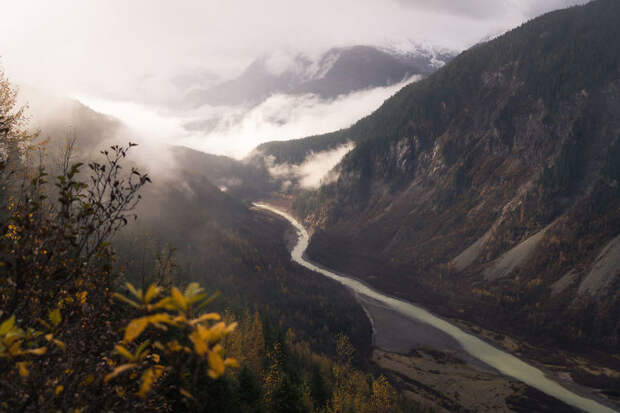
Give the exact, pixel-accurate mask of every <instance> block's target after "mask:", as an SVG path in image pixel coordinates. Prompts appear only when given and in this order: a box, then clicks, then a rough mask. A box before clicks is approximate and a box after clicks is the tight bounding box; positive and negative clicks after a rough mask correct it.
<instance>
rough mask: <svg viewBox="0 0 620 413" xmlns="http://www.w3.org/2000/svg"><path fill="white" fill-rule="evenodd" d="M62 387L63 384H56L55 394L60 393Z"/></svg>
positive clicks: (63, 387)
mask: <svg viewBox="0 0 620 413" xmlns="http://www.w3.org/2000/svg"><path fill="white" fill-rule="evenodd" d="M64 389H65V386H63V385H62V384H59V385H58V386H56V391H55V392H54V393H56V396H58V395H59V394H60V393H62V391H63V390H64Z"/></svg>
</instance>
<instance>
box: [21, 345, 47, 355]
mask: <svg viewBox="0 0 620 413" xmlns="http://www.w3.org/2000/svg"><path fill="white" fill-rule="evenodd" d="M46 351H47V347H39V348H33V349H31V350H25V351H24V353H30V354H34V355H35V356H42V355H43V354H45V352H46Z"/></svg>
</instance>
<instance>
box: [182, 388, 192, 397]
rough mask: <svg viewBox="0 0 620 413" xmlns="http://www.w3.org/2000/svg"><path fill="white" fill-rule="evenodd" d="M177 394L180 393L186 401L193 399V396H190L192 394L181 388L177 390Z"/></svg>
mask: <svg viewBox="0 0 620 413" xmlns="http://www.w3.org/2000/svg"><path fill="white" fill-rule="evenodd" d="M179 393H181V395H182V396H185V397H187V398H188V399H193V398H194V396H192V394H191V393H190V392H188V391H187V390H185V389H184V388H182V387H181V388H180V389H179Z"/></svg>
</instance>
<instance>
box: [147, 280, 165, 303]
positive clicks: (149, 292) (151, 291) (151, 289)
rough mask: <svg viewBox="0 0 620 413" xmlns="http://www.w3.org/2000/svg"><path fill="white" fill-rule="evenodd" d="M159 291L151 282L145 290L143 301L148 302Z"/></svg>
mask: <svg viewBox="0 0 620 413" xmlns="http://www.w3.org/2000/svg"><path fill="white" fill-rule="evenodd" d="M160 292H161V288H160V287H158V286H157V285H155V284H151V285H150V286H149V288H148V290H146V294H145V295H144V302H145V303H147V304H148V303H150V302H151V300H152V299H153V298H155V297H157V296H158V295H159V293H160Z"/></svg>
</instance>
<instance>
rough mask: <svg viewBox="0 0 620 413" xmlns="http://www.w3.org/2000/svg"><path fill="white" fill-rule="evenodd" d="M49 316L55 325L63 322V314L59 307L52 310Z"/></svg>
mask: <svg viewBox="0 0 620 413" xmlns="http://www.w3.org/2000/svg"><path fill="white" fill-rule="evenodd" d="M47 317H48V318H49V320H50V321H51V322H52V324H53V325H54V326H57V325H58V324H60V323H61V322H62V315H61V314H60V310H59V309H58V308H56V309H54V310H52V311H50V312H49V314H48V315H47Z"/></svg>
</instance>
